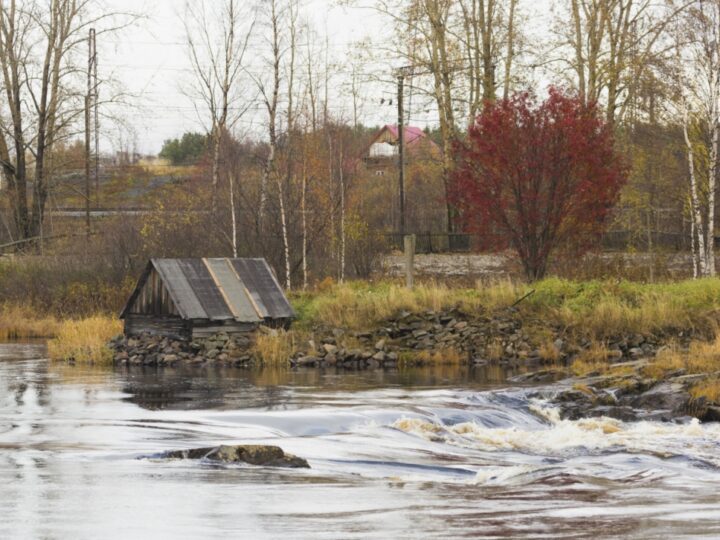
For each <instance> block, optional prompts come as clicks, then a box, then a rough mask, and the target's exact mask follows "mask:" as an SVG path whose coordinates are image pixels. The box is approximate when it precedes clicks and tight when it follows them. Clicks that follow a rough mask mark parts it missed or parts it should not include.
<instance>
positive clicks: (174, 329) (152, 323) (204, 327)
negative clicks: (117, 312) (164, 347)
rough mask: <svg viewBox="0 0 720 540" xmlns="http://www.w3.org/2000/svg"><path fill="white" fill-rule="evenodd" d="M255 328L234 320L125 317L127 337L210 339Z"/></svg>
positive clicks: (154, 316)
mask: <svg viewBox="0 0 720 540" xmlns="http://www.w3.org/2000/svg"><path fill="white" fill-rule="evenodd" d="M255 328H256V325H254V324H251V323H241V322H237V321H234V320H227V321H209V320H191V321H185V320H183V319H181V318H180V317H174V316H158V315H152V314H150V315H145V314H137V313H129V314H128V315H127V316H126V317H125V335H127V336H139V335H140V334H152V335H155V336H167V337H171V338H175V339H197V338H208V337H210V336H212V335H214V334H217V333H219V332H227V333H228V334H241V333H251V332H252V331H253V330H255Z"/></svg>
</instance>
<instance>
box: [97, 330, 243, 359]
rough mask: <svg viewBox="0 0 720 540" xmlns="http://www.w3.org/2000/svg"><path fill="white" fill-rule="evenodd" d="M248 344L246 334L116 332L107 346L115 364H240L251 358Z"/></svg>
mask: <svg viewBox="0 0 720 540" xmlns="http://www.w3.org/2000/svg"><path fill="white" fill-rule="evenodd" d="M251 345H252V341H251V339H250V337H249V336H247V335H236V336H229V335H228V334H226V333H219V334H216V335H214V336H212V337H210V338H207V339H196V340H193V341H184V340H181V339H173V338H169V337H163V336H155V335H151V334H143V335H140V336H131V337H128V336H118V337H116V338H115V339H113V340H111V341H110V343H109V344H108V347H109V348H110V350H111V351H112V353H113V362H114V363H115V364H117V365H131V366H149V365H150V366H173V365H176V364H178V363H180V362H187V363H189V364H203V363H206V362H218V363H223V364H227V365H233V366H238V367H241V366H247V365H251V364H252V363H253V362H254V359H253V357H252V355H251V354H250V352H249V349H250V346H251Z"/></svg>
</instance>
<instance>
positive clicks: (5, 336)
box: [0, 304, 60, 341]
mask: <svg viewBox="0 0 720 540" xmlns="http://www.w3.org/2000/svg"><path fill="white" fill-rule="evenodd" d="M59 328H60V322H59V321H58V320H57V319H56V318H55V317H50V316H42V315H38V313H36V312H35V311H33V310H31V309H29V308H25V307H22V306H17V305H8V304H6V305H4V306H2V308H0V340H3V341H5V340H11V339H22V338H48V337H53V336H55V335H56V334H57V332H58V330H59Z"/></svg>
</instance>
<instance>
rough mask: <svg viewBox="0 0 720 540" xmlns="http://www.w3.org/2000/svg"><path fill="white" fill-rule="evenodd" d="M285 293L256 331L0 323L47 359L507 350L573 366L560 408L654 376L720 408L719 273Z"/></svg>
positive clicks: (21, 320) (435, 359)
mask: <svg viewBox="0 0 720 540" xmlns="http://www.w3.org/2000/svg"><path fill="white" fill-rule="evenodd" d="M290 299H291V302H292V303H293V305H294V307H295V310H296V312H297V314H298V318H297V320H296V321H295V323H294V325H293V327H292V329H291V330H289V331H285V330H277V329H270V328H262V329H261V331H260V332H258V333H257V334H256V336H255V337H254V338H253V339H247V338H245V337H242V338H232V337H230V336H223V335H219V336H215V337H214V338H212V339H210V340H206V341H205V342H202V343H199V342H196V343H189V344H182V343H179V342H175V341H173V340H167V339H160V338H145V339H144V340H143V339H142V338H141V339H134V340H127V339H123V338H116V339H114V340H113V339H112V338H113V337H114V336H116V335H117V334H119V333H120V332H121V323H120V322H119V321H118V320H117V319H116V318H115V316H113V315H108V314H107V311H106V312H105V313H104V314H103V313H100V314H94V315H92V316H89V317H74V318H70V319H66V318H61V317H58V316H57V315H53V314H48V315H42V316H39V317H38V316H37V312H31V311H29V310H27V309H24V310H23V308H19V307H17V306H13V305H6V306H5V308H4V310H3V314H2V315H0V333H1V334H2V335H3V336H5V337H6V338H12V337H31V336H45V337H52V338H53V339H51V340H50V341H49V344H48V350H49V354H50V356H51V357H52V358H53V359H54V360H61V361H62V360H65V361H67V360H69V361H71V362H86V363H105V364H110V363H112V362H113V361H115V362H116V363H130V364H132V363H136V364H159V365H165V364H173V363H176V362H181V361H189V362H195V363H200V364H204V363H209V362H220V363H225V364H232V365H275V366H288V367H290V366H294V367H320V368H344V369H361V368H385V369H387V368H403V367H405V366H409V365H422V364H442V363H456V364H459V363H468V364H492V363H501V364H512V365H517V366H526V367H527V366H529V367H530V368H531V369H533V373H532V374H530V375H523V376H522V378H524V379H526V380H535V381H545V380H548V381H549V380H556V379H558V378H561V377H563V376H574V377H576V379H577V383H576V385H575V387H573V388H572V389H571V390H569V391H567V392H566V393H565V394H564V395H563V396H562V397H561V402H562V403H564V404H565V409H566V410H567V411H568V412H567V414H569V415H573V414H580V412H582V413H588V412H589V411H591V410H597V411H599V412H603V413H610V414H616V415H627V414H628V412H627V407H629V406H630V405H631V403H630V402H629V401H627V400H626V402H622V403H619V402H618V399H620V398H622V396H623V395H626V396H633V399H634V398H635V397H637V396H638V395H639V394H641V393H644V392H648V391H651V390H653V389H656V390H657V388H658V387H660V388H662V384H666V385H670V386H666V387H665V388H666V389H668V390H672V392H671V393H672V394H673V396H675V397H677V396H681V398H678V399H679V401H678V403H676V404H668V403H659V402H658V403H656V405H658V406H660V405H663V406H665V405H668V406H669V407H670V408H671V409H672V410H673V413H674V414H675V415H678V414H681V413H695V412H697V414H698V415H703V414H708V411H710V412H709V414H715V413H720V410H716V409H715V407H717V405H718V404H720V401H719V397H720V337H718V336H719V335H720V334H718V329H719V325H718V323H719V321H720V317H719V316H720V279H702V280H688V281H680V282H673V283H659V284H642V283H635V282H629V281H608V280H606V281H586V282H577V281H569V280H564V279H558V278H550V279H545V280H542V281H539V282H536V283H534V284H532V285H528V284H522V283H517V282H512V281H498V282H495V283H491V284H484V283H477V284H475V286H474V287H448V286H445V285H442V284H437V283H425V284H420V285H418V286H417V287H416V288H415V289H413V290H408V289H406V288H404V287H402V286H400V285H398V284H394V283H390V282H380V283H368V282H353V283H347V284H342V285H338V284H334V283H331V282H325V283H321V284H320V285H319V286H318V288H317V289H316V290H314V291H312V292H296V293H291V294H290ZM148 347H149V350H148ZM609 396H611V397H609ZM628 399H630V398H628ZM620 401H622V400H620ZM661 401H662V400H661ZM680 402H682V403H680ZM650 405H652V403H651V404H650ZM612 407H616V408H615V409H612ZM623 407H625V409H623ZM599 412H598V413H599Z"/></svg>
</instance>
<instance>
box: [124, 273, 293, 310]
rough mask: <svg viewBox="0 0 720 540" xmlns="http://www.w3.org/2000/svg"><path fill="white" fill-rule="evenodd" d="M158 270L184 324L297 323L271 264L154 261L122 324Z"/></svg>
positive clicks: (135, 292)
mask: <svg viewBox="0 0 720 540" xmlns="http://www.w3.org/2000/svg"><path fill="white" fill-rule="evenodd" d="M153 268H154V269H155V270H156V271H157V273H158V275H159V276H160V278H161V279H162V281H163V283H164V284H165V287H166V288H167V291H168V294H169V296H170V297H171V299H172V301H173V303H174V304H175V307H176V308H177V312H178V313H179V314H180V316H181V317H182V318H183V319H206V320H211V321H223V320H232V319H235V320H236V321H239V322H249V323H257V322H261V321H262V320H264V319H288V318H293V317H295V312H294V311H293V309H292V307H291V306H290V303H289V302H288V300H287V298H286V297H285V294H284V293H283V290H282V288H281V287H280V284H279V283H278V281H277V279H275V275H274V274H273V272H272V270H271V269H270V266H269V265H268V264H267V262H266V261H265V259H151V260H150V262H149V263H148V266H147V268H146V270H145V272H143V275H142V276H141V278H140V280H139V282H138V284H137V286H136V288H135V291H134V292H133V294H132V296H131V297H130V299H129V300H128V303H127V305H126V306H125V309H123V312H122V314H121V318H124V317H125V316H126V315H127V314H128V313H132V307H133V304H134V302H135V300H136V298H137V297H138V294H139V291H140V290H141V289H142V287H143V286H144V284H145V282H146V281H147V278H148V276H149V275H150V273H151V270H152V269H153Z"/></svg>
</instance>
